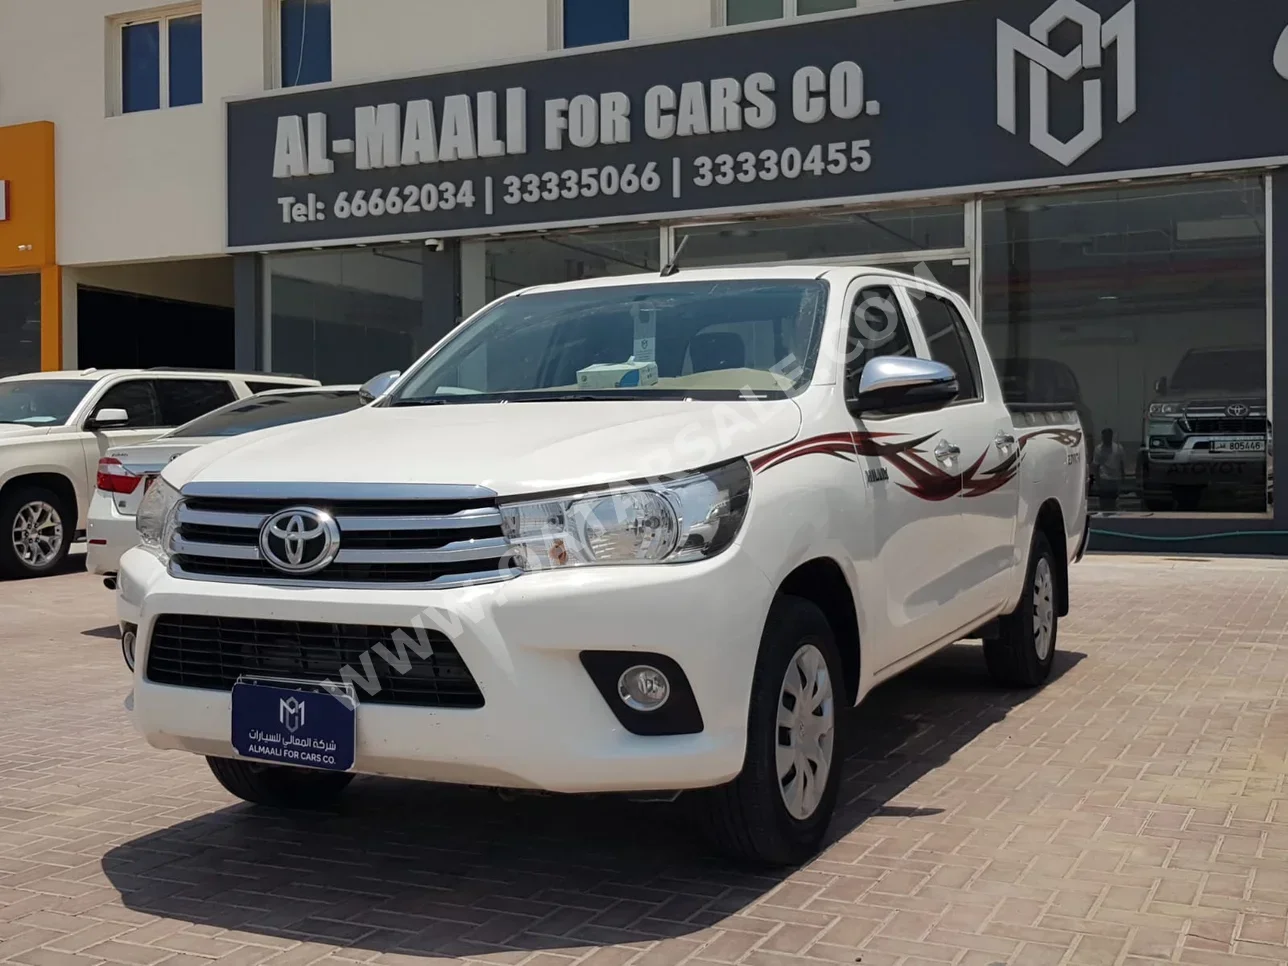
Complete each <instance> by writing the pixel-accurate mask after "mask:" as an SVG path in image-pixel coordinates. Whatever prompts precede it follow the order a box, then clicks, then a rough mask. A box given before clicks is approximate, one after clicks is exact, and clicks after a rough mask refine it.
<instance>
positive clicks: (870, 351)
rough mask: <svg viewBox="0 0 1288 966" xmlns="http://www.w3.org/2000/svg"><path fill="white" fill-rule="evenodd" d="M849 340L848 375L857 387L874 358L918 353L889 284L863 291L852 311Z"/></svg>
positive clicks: (847, 355) (870, 287)
mask: <svg viewBox="0 0 1288 966" xmlns="http://www.w3.org/2000/svg"><path fill="white" fill-rule="evenodd" d="M849 340H850V341H849V351H848V353H847V354H846V375H847V376H848V378H849V379H850V381H851V383H852V385H853V386H854V387H856V388H857V386H858V380H859V377H860V376H862V375H863V368H864V366H866V365H867V364H868V362H870V361H871V360H873V359H877V358H880V357H881V356H915V355H916V354H917V350H916V349H915V347H914V346H913V344H912V333H911V332H909V331H908V323H907V321H905V319H904V317H903V311H902V310H901V309H900V308H899V300H898V299H897V298H896V297H895V293H894V289H892V288H890V286H888V285H872V286H869V287H868V288H865V289H863V290H862V291H861V292H859V294H858V297H857V298H856V299H855V300H854V309H853V311H852V312H851V313H850V335H849Z"/></svg>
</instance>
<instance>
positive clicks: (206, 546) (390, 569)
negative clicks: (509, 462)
mask: <svg viewBox="0 0 1288 966" xmlns="http://www.w3.org/2000/svg"><path fill="white" fill-rule="evenodd" d="M349 489H354V488H349ZM361 489H366V490H373V489H374V490H377V491H378V490H379V489H381V488H379V487H364V488H361ZM384 489H386V490H387V491H388V492H390V493H395V492H396V493H406V492H407V491H409V490H410V491H423V492H425V493H426V496H425V497H424V498H421V499H408V498H405V497H391V498H389V499H379V498H367V497H357V498H355V497H353V496H351V495H346V488H344V487H340V486H333V487H326V488H322V489H319V488H316V487H315V488H308V487H301V488H300V490H301V491H302V492H299V493H296V492H292V491H290V490H287V489H283V490H282V495H281V496H278V495H277V494H276V493H274V494H273V495H271V496H267V497H265V496H261V495H258V494H247V495H241V494H238V493H231V494H227V495H225V494H224V493H222V492H221V493H219V494H212V493H210V492H208V491H203V490H202V489H200V488H196V489H195V492H192V493H190V492H189V489H188V488H185V490H184V498H183V501H182V503H181V504H180V506H179V509H178V510H177V512H176V528H175V533H174V536H173V537H172V538H171V541H170V548H169V549H170V552H171V564H170V568H171V572H172V573H173V574H174V575H175V576H177V577H189V578H194V579H199V580H200V579H206V580H224V581H229V580H231V581H245V582H252V583H273V584H290V585H306V586H307V585H312V586H337V585H338V586H346V585H354V586H372V585H383V586H390V587H405V588H409V587H444V586H454V585H460V584H470V583H481V582H485V581H489V580H500V579H507V578H510V577H514V576H517V575H518V571H517V570H516V569H515V568H513V567H512V566H510V557H509V552H510V544H509V541H508V540H506V538H505V536H504V534H503V533H502V530H501V513H500V510H499V509H498V508H497V504H496V498H495V495H493V494H490V493H489V492H488V491H486V490H480V489H478V488H475V487H460V488H443V487H423V488H421V487H388V488H384ZM300 506H304V507H310V508H313V509H317V510H323V511H326V512H327V513H329V514H330V515H331V516H332V517H334V518H335V521H336V524H337V525H338V527H339V529H340V549H339V553H338V554H337V555H336V557H335V559H334V561H333V562H331V563H330V564H329V565H328V566H326V567H324V568H323V569H321V570H319V571H317V572H316V573H312V574H307V575H300V574H290V573H285V572H283V571H281V570H279V569H277V568H276V567H274V566H273V565H272V564H271V563H270V562H269V561H268V560H267V559H265V557H264V555H263V553H262V552H261V550H260V541H259V538H260V531H261V530H262V529H263V527H264V524H265V523H266V522H267V521H268V520H269V518H270V517H271V516H272V515H273V514H275V513H278V512H279V511H282V510H285V509H288V508H291V507H300Z"/></svg>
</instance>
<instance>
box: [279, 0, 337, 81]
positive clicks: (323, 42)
mask: <svg viewBox="0 0 1288 966" xmlns="http://www.w3.org/2000/svg"><path fill="white" fill-rule="evenodd" d="M281 11H282V17H281V40H282V51H281V54H282V59H281V64H282V86H283V87H299V86H300V85H303V84H322V83H325V82H327V81H329V80H330V79H331V0H282V7H281Z"/></svg>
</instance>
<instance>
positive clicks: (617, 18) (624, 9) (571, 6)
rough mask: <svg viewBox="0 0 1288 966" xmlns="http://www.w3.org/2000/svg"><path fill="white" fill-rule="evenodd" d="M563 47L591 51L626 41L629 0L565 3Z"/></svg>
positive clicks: (585, 0) (583, 0)
mask: <svg viewBox="0 0 1288 966" xmlns="http://www.w3.org/2000/svg"><path fill="white" fill-rule="evenodd" d="M563 32H564V46H565V47H589V46H590V45H591V44H610V43H613V42H614V41H618V40H627V39H629V38H630V35H631V8H630V0H564V22H563Z"/></svg>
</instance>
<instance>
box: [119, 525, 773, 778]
mask: <svg viewBox="0 0 1288 966" xmlns="http://www.w3.org/2000/svg"><path fill="white" fill-rule="evenodd" d="M772 593H773V588H772V587H771V586H770V584H769V581H768V579H767V578H766V577H765V575H764V573H763V572H761V571H760V570H759V569H758V568H757V567H756V566H755V565H754V564H753V563H752V562H751V561H750V560H749V559H748V558H747V557H746V555H744V554H741V553H739V552H738V550H737V548H734V549H731V550H730V551H728V552H726V553H725V554H722V555H721V556H720V557H717V558H715V559H713V560H709V561H704V562H701V563H695V564H684V565H678V566H665V565H657V566H639V567H604V568H586V569H584V570H577V571H567V572H563V573H537V574H528V575H524V576H522V577H519V578H517V579H515V580H511V581H506V582H503V583H496V584H490V585H480V586H474V587H463V588H455V589H448V590H435V591H402V590H365V589H343V590H336V589H325V590H323V589H311V588H308V587H301V588H291V589H283V588H273V587H261V586H256V585H233V584H220V583H213V582H204V581H194V580H182V579H176V578H174V577H172V576H170V575H169V574H168V573H167V572H166V570H165V569H164V567H163V566H162V565H161V563H160V562H159V561H158V560H157V559H156V558H155V557H154V556H153V555H152V554H151V553H149V552H147V551H145V550H142V549H134V550H131V551H129V552H128V553H127V554H126V555H125V556H124V557H123V558H122V560H121V574H120V590H119V592H118V612H119V614H120V616H121V619H123V620H133V621H136V622H137V623H138V625H139V628H140V634H139V647H138V657H137V660H136V664H135V667H136V670H135V675H134V701H133V711H132V720H133V722H134V725H135V727H136V728H137V729H138V730H139V731H140V732H141V733H142V734H143V735H144V737H145V738H146V739H147V741H148V742H149V743H150V744H151V745H152V746H154V747H156V748H165V749H181V750H185V751H189V752H194V753H196V754H201V755H212V756H217V757H230V758H231V757H234V751H233V747H232V744H231V737H230V734H231V708H230V705H231V699H230V695H229V694H228V693H227V692H223V691H208V690H197V689H192V688H182V687H173V686H168V685H159V684H155V683H153V682H151V681H149V680H148V678H147V664H148V649H149V635H150V631H151V627H152V625H153V623H154V622H155V620H156V618H157V617H158V616H159V615H163V614H181V615H186V614H191V615H198V616H221V617H232V618H272V619H275V620H288V621H290V620H297V621H322V622H335V623H344V624H372V625H380V626H387V627H390V628H395V627H407V626H412V625H413V621H414V619H415V618H417V617H421V619H423V620H425V622H426V626H430V627H434V626H437V627H439V628H442V629H445V630H446V631H447V633H448V636H449V637H450V638H451V639H452V643H453V644H454V645H455V647H456V649H457V650H458V651H459V653H460V655H461V657H462V659H463V660H464V662H465V664H466V665H467V666H468V667H469V669H470V671H471V672H472V673H473V675H474V677H475V679H476V680H477V682H478V685H479V688H480V690H481V691H482V692H483V695H484V699H485V705H484V707H482V708H479V709H475V710H458V709H451V710H444V709H435V708H420V707H407V706H395V705H383V704H362V703H360V704H359V707H358V734H357V755H356V762H355V767H354V770H355V771H357V772H360V773H364V774H377V775H389V776H394V777H401V778H413V779H424V780H430V781H443V782H457V783H465V784H475V785H490V786H498V787H512V788H535V789H544V790H547V791H554V792H593V791H659V790H667V791H671V790H679V789H684V788H696V787H703V786H709V785H716V784H720V783H722V782H724V781H727V780H729V779H731V778H733V777H734V776H736V775H737V774H738V772H739V771H740V770H741V768H742V762H743V755H744V751H745V741H746V725H747V711H748V701H749V697H750V692H751V679H752V673H753V671H754V668H755V662H756V655H757V652H758V649H759V644H760V636H761V631H762V629H763V627H764V620H765V616H766V615H767V613H768V611H769V605H770V601H771V598H772ZM422 615H423V616H422ZM583 651H639V652H647V653H654V654H661V655H664V656H666V657H669V658H671V659H673V660H674V661H676V662H677V663H678V664H679V665H680V667H681V668H682V669H683V671H684V673H685V675H686V676H687V678H688V682H689V685H690V686H691V688H692V690H693V694H694V696H695V698H696V701H697V704H698V708H699V710H700V712H701V715H702V719H703V724H704V727H703V730H702V731H701V732H700V733H697V734H689V735H667V736H641V735H637V734H632V733H631V732H629V731H628V730H627V729H626V728H625V727H623V725H622V724H621V723H620V722H619V721H618V719H617V718H616V717H615V715H614V713H613V711H612V709H611V708H610V707H609V705H608V703H607V702H606V700H605V699H604V698H603V697H601V695H600V692H599V690H598V689H597V688H596V686H595V685H594V683H593V681H592V679H591V677H590V675H589V674H588V672H587V670H586V669H585V668H584V667H583V665H582V662H581V653H582V652H583Z"/></svg>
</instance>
